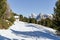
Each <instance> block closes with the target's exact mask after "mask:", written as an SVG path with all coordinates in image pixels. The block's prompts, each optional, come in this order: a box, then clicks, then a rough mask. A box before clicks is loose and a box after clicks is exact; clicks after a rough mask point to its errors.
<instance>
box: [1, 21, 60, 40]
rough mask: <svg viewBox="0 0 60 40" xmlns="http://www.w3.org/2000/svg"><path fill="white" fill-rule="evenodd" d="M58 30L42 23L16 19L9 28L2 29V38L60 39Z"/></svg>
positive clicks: (18, 39)
mask: <svg viewBox="0 0 60 40" xmlns="http://www.w3.org/2000/svg"><path fill="white" fill-rule="evenodd" d="M55 32H56V30H54V29H51V28H47V27H44V26H42V25H37V24H32V23H25V22H21V21H15V23H14V24H13V25H12V26H11V27H10V28H9V29H7V30H4V29H3V30H0V40H60V38H59V37H57V36H56V35H55Z"/></svg>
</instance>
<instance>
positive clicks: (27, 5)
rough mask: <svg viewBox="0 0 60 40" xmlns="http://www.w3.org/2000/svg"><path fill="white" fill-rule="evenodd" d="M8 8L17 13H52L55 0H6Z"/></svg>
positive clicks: (25, 14)
mask: <svg viewBox="0 0 60 40" xmlns="http://www.w3.org/2000/svg"><path fill="white" fill-rule="evenodd" d="M8 3H9V5H10V8H11V9H12V11H13V12H15V13H17V14H22V15H24V16H28V15H30V14H31V13H35V14H39V13H44V14H52V13H53V7H54V6H55V3H56V0H8Z"/></svg>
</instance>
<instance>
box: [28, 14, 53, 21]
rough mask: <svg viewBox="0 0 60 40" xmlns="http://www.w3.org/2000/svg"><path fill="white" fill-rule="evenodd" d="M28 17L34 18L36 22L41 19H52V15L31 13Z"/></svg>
mask: <svg viewBox="0 0 60 40" xmlns="http://www.w3.org/2000/svg"><path fill="white" fill-rule="evenodd" d="M29 17H30V18H35V19H36V20H37V21H40V20H41V19H46V18H49V19H52V18H53V15H52V14H42V13H40V14H38V15H36V14H34V13H32V14H31V15H30V16H29Z"/></svg>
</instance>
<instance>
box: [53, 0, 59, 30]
mask: <svg viewBox="0 0 60 40" xmlns="http://www.w3.org/2000/svg"><path fill="white" fill-rule="evenodd" d="M53 23H54V26H55V27H56V28H57V29H58V30H59V31H60V0H58V1H57V2H56V4H55V8H54V20H53Z"/></svg>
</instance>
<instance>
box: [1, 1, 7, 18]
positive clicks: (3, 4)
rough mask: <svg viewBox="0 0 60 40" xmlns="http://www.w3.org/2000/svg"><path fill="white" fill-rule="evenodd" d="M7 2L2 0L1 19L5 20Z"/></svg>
mask: <svg viewBox="0 0 60 40" xmlns="http://www.w3.org/2000/svg"><path fill="white" fill-rule="evenodd" d="M6 2H7V0H0V18H4V16H5V12H6V9H7V3H6Z"/></svg>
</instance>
